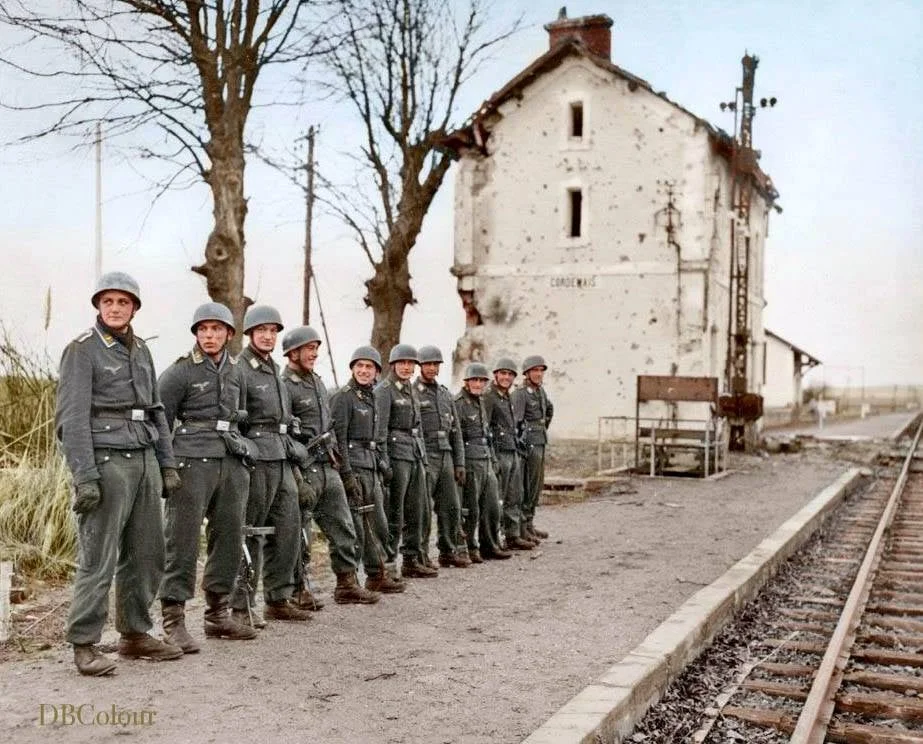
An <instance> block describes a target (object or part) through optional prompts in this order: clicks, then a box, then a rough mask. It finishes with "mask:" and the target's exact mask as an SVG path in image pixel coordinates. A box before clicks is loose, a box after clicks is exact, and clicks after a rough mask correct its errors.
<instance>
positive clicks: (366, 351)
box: [349, 346, 381, 372]
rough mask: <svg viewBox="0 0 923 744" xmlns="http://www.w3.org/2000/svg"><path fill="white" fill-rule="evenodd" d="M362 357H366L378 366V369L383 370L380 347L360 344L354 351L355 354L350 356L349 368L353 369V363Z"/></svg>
mask: <svg viewBox="0 0 923 744" xmlns="http://www.w3.org/2000/svg"><path fill="white" fill-rule="evenodd" d="M360 359H366V360H367V361H370V362H371V363H372V364H374V365H375V366H376V367H378V371H379V372H381V354H379V353H378V349H376V348H375V347H374V346H360V347H359V348H358V349H356V350H355V351H354V352H353V355H352V356H351V357H350V358H349V368H350V369H352V368H353V365H354V364H355V363H356V362H358V361H359V360H360Z"/></svg>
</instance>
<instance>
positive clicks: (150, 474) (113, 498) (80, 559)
mask: <svg viewBox="0 0 923 744" xmlns="http://www.w3.org/2000/svg"><path fill="white" fill-rule="evenodd" d="M94 454H95V457H96V467H97V469H98V470H99V475H100V478H99V490H100V493H101V494H102V500H101V501H100V503H99V506H97V507H96V508H95V509H93V511H90V512H87V513H85V514H79V515H77V575H76V577H75V579H74V598H73V601H72V603H71V609H70V616H69V617H68V621H67V634H66V637H67V641H68V642H69V643H73V644H74V645H86V644H91V643H99V641H100V638H101V637H102V632H103V626H104V625H105V624H106V617H107V615H108V611H109V587H110V586H111V585H112V579H113V576H114V577H115V627H116V630H118V631H119V632H120V633H147V632H148V631H149V630H150V629H151V628H152V627H153V625H154V623H153V621H152V620H151V612H150V610H151V602H153V601H154V595H155V593H156V592H157V587H158V586H159V585H160V580H161V578H162V577H163V564H164V546H163V517H162V513H161V504H160V502H161V498H160V494H161V493H162V491H163V480H162V479H161V477H160V465H159V464H158V463H157V458H156V457H155V456H154V448H153V447H148V448H146V449H136V450H116V449H97V450H96V451H95V453H94Z"/></svg>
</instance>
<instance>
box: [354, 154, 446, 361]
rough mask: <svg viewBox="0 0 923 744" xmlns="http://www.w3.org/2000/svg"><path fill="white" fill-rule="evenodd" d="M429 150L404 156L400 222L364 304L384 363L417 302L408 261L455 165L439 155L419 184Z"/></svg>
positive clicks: (368, 284) (369, 283) (384, 249)
mask: <svg viewBox="0 0 923 744" xmlns="http://www.w3.org/2000/svg"><path fill="white" fill-rule="evenodd" d="M430 151H431V148H430V147H429V146H420V147H418V148H417V149H416V150H411V151H410V152H409V153H405V156H404V157H405V160H404V166H403V168H402V169H401V170H402V172H403V175H404V178H403V184H402V186H403V188H402V189H401V199H400V201H399V202H398V205H397V219H396V220H395V222H394V226H393V227H392V228H391V231H390V232H389V233H388V237H387V239H386V240H385V243H384V245H383V246H382V259H381V261H379V262H378V263H376V264H375V275H374V276H373V277H372V278H371V279H369V280H368V281H367V282H366V283H365V286H366V288H367V289H368V292H367V294H366V296H365V304H366V305H367V306H368V307H370V308H372V318H373V320H372V346H374V347H375V348H376V349H378V351H380V352H381V356H382V359H383V360H384V361H385V362H387V359H388V353H389V352H390V351H391V347H392V346H394V345H395V344H397V343H399V341H400V338H401V327H402V326H403V323H404V310H406V309H407V306H408V305H413V304H414V303H415V302H416V301H417V300H416V298H415V297H414V296H413V290H412V289H411V288H410V268H409V266H408V263H407V258H408V256H409V255H410V250H411V249H412V248H413V246H414V244H415V243H416V242H417V237H419V235H420V229H421V228H422V227H423V218H424V217H426V213H427V212H428V211H429V207H430V205H431V204H432V203H433V199H434V198H435V197H436V192H438V191H439V187H440V186H441V185H442V181H443V179H444V178H445V174H446V173H447V172H448V170H449V166H450V165H451V164H452V160H451V158H450V157H448V156H447V155H442V156H440V157H439V159H438V160H437V161H436V162H435V163H434V164H433V166H432V168H431V169H430V171H429V172H428V173H427V174H426V179H425V180H424V181H423V183H420V180H419V178H420V173H421V172H422V171H423V166H424V163H425V160H426V156H427V154H428V153H429V152H430Z"/></svg>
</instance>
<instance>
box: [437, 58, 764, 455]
mask: <svg viewBox="0 0 923 744" xmlns="http://www.w3.org/2000/svg"><path fill="white" fill-rule="evenodd" d="M575 102H579V103H581V104H582V111H583V136H582V137H580V138H574V137H572V136H571V135H570V131H569V127H570V123H571V120H570V117H571V105H572V104H573V103H575ZM499 113H500V118H499V120H497V121H495V122H494V123H493V124H492V126H491V133H490V136H489V138H488V140H487V143H488V149H489V152H490V155H489V156H488V157H486V158H484V157H483V156H480V155H477V154H467V155H465V156H464V157H463V158H462V163H461V167H460V168H459V169H458V176H457V182H456V192H458V191H463V190H467V192H468V193H467V194H465V195H463V196H458V197H457V202H456V220H457V222H463V223H465V224H457V225H456V241H457V243H456V271H459V270H460V269H461V268H462V264H466V265H468V266H471V264H472V263H473V265H474V273H473V274H472V275H471V276H469V277H464V278H462V279H461V280H460V283H459V288H460V289H470V290H471V291H472V292H473V295H472V297H473V300H472V301H473V304H474V305H475V306H476V308H477V311H478V313H479V314H480V322H481V325H478V326H474V327H470V328H469V329H468V331H467V332H466V334H465V336H464V337H463V338H462V339H461V340H460V342H459V345H458V347H457V349H456V368H455V372H456V380H457V378H458V374H459V372H460V369H461V367H462V365H463V364H464V363H466V362H467V361H469V360H471V359H480V360H484V361H492V360H493V359H494V358H496V357H497V356H499V355H501V354H511V355H513V356H514V357H516V358H518V359H521V358H522V357H523V356H525V355H526V354H530V353H541V354H543V355H544V356H545V357H546V359H547V360H548V362H549V367H550V369H549V372H548V374H547V375H546V384H547V386H548V391H549V394H550V395H551V397H552V399H553V400H554V402H555V410H556V414H555V422H554V424H553V425H552V431H551V434H552V435H553V436H568V437H572V436H595V433H596V429H597V417H598V416H600V415H626V416H629V415H631V416H633V415H634V407H635V379H636V376H637V375H638V374H684V375H708V374H714V370H715V368H717V376H718V377H719V379H722V380H723V374H724V358H725V355H726V346H727V307H728V305H727V303H728V293H727V271H728V269H729V265H730V264H729V256H730V250H729V243H730V232H729V227H728V226H729V224H730V218H731V217H730V212H729V211H728V209H729V197H722V198H721V199H720V200H719V201H720V204H719V206H718V207H717V208H716V207H715V204H714V202H715V198H714V192H715V189H716V188H719V187H721V186H724V187H725V189H726V190H727V189H728V188H729V187H727V185H726V184H725V183H724V182H725V181H726V180H727V178H726V175H725V173H726V169H727V162H726V161H725V160H723V159H721V158H719V157H718V156H716V155H714V154H713V153H712V150H711V146H710V143H709V140H708V135H707V132H706V131H705V129H704V127H702V126H701V125H700V124H698V123H697V122H696V120H695V119H694V118H693V117H691V116H690V115H688V114H686V113H684V112H683V111H681V110H680V109H678V108H677V107H675V106H673V105H672V104H670V103H669V102H667V101H665V100H663V99H662V98H660V97H658V96H656V95H654V94H652V93H650V92H649V91H646V90H645V89H643V88H640V87H638V88H636V90H634V91H632V90H630V89H629V85H628V82H627V81H626V80H623V79H621V78H617V77H615V76H614V75H612V74H611V73H608V72H606V71H603V70H601V69H599V68H598V67H597V66H595V65H593V64H592V63H590V62H588V61H586V60H583V59H580V58H569V59H567V60H565V61H564V62H563V63H562V64H561V65H560V66H559V67H557V68H556V69H553V70H551V71H549V72H547V73H545V74H544V75H543V76H541V77H540V78H539V79H538V80H537V81H536V82H535V83H533V84H532V85H530V86H529V87H527V88H526V89H525V90H524V91H523V95H522V96H521V98H518V99H517V98H512V99H510V100H509V101H507V102H506V103H504V104H503V105H502V106H501V108H500V111H499ZM487 164H489V165H487ZM722 168H723V169H724V170H722ZM475 172H477V173H479V174H480V176H481V177H482V178H481V179H480V180H478V179H476V178H474V177H473V174H474V173H475ZM575 189H579V190H580V192H581V195H582V219H581V231H580V232H581V234H580V235H579V236H571V235H570V234H569V232H570V227H571V221H570V216H569V209H570V201H569V200H570V197H569V196H568V191H572V190H575ZM671 190H672V193H673V197H672V199H673V203H674V209H675V213H674V221H675V224H674V233H673V241H672V242H671V241H670V240H668V235H667V230H666V224H667V207H668V203H669V201H670V191H671ZM722 223H723V225H724V226H725V229H724V230H722V229H721V228H720V225H721V224H722ZM677 245H678V246H679V249H677ZM722 264H723V266H724V269H723V271H724V274H723V281H724V290H723V296H722V292H721V288H720V286H721V279H719V278H716V277H715V269H716V267H719V266H721V265H722ZM754 289H755V288H754V287H752V286H751V296H753V293H752V290H754ZM756 296H757V297H760V298H761V296H762V292H761V291H759V292H758V293H757V294H756ZM470 319H471V316H470V315H469V321H470ZM760 328H761V325H760ZM715 355H717V356H718V357H720V362H719V360H717V359H715V358H714V356H715Z"/></svg>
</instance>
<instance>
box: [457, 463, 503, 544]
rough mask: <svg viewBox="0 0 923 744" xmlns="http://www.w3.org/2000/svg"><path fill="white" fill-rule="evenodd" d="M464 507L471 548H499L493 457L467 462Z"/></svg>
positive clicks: (497, 499) (498, 511)
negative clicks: (491, 459) (491, 458)
mask: <svg viewBox="0 0 923 744" xmlns="http://www.w3.org/2000/svg"><path fill="white" fill-rule="evenodd" d="M465 471H466V476H465V490H464V501H463V505H462V508H463V509H464V510H466V514H465V517H464V524H465V534H466V536H467V541H468V550H469V551H470V550H482V551H484V552H486V553H492V552H494V551H497V550H499V549H500V501H499V497H498V491H499V489H498V486H497V476H496V475H495V474H494V469H493V465H492V464H491V461H490V460H470V459H469V460H467V461H466V462H465Z"/></svg>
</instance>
